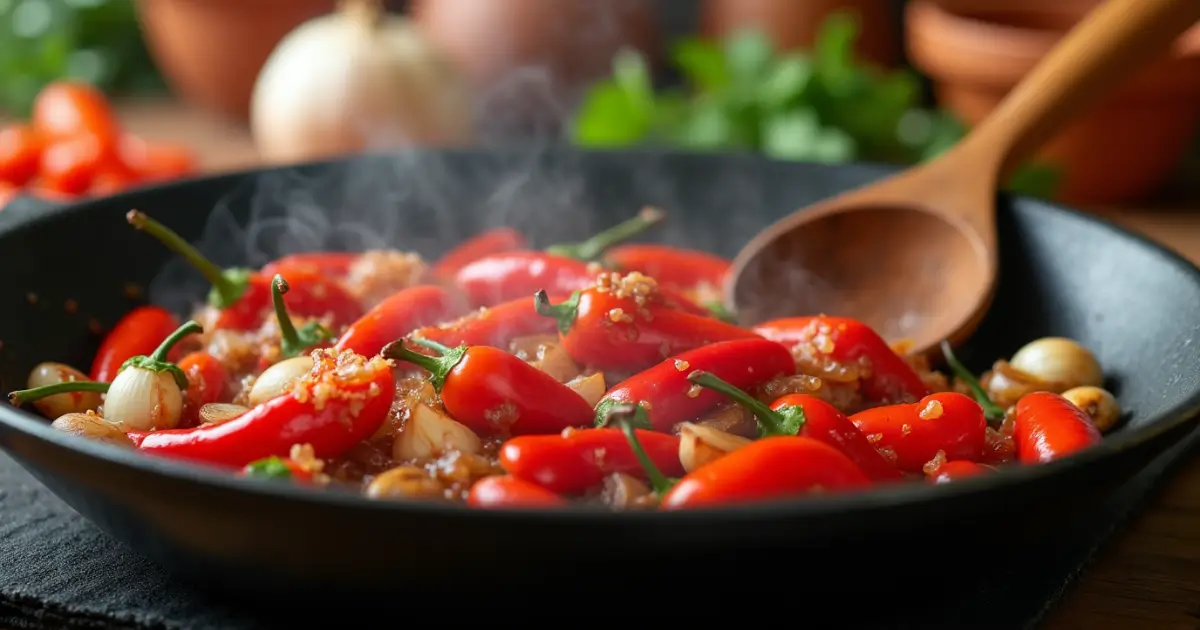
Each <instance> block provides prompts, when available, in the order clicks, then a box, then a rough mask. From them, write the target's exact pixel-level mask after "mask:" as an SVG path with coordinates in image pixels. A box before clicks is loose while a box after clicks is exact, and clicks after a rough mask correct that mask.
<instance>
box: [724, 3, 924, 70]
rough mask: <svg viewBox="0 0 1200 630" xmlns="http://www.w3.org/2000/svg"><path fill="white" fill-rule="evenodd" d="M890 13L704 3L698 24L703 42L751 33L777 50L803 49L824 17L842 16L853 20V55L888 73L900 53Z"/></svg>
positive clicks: (880, 8) (867, 8) (882, 6)
mask: <svg viewBox="0 0 1200 630" xmlns="http://www.w3.org/2000/svg"><path fill="white" fill-rule="evenodd" d="M894 7H895V3H894V2H892V0H705V2H704V5H703V7H702V8H701V16H700V24H701V30H702V31H703V33H704V34H705V35H706V36H708V37H718V38H719V37H724V36H725V35H727V34H729V33H730V32H733V31H736V30H738V29H741V28H756V29H760V30H762V31H764V32H765V33H766V34H767V35H768V36H769V37H770V38H771V41H772V42H774V43H775V46H776V47H778V48H781V49H794V48H809V47H811V46H812V42H813V37H814V36H815V35H816V33H817V31H818V29H819V28H820V27H821V23H822V22H823V21H824V20H825V17H826V16H827V15H829V14H830V13H832V12H835V11H840V10H845V11H849V12H853V13H855V14H857V15H858V20H859V36H858V43H857V52H858V54H859V55H861V56H862V58H863V59H864V60H867V61H871V62H874V63H875V64H877V65H880V66H883V67H892V66H895V65H896V64H897V62H898V59H899V57H900V52H901V48H900V44H899V42H898V41H897V40H898V35H899V33H898V32H897V30H898V29H897V26H896V17H897V16H896V15H895V9H894Z"/></svg>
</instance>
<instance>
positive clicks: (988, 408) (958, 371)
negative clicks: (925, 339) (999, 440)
mask: <svg viewBox="0 0 1200 630" xmlns="http://www.w3.org/2000/svg"><path fill="white" fill-rule="evenodd" d="M942 356H944V357H946V363H947V364H948V365H949V366H950V370H951V371H952V372H954V376H956V377H958V379H959V380H961V381H962V382H964V383H966V384H967V388H968V389H970V390H971V397H972V398H974V399H975V402H977V403H979V406H980V407H983V415H984V417H986V418H987V419H988V423H989V424H991V425H992V426H996V425H999V424H1000V423H1001V422H1002V421H1003V420H1004V408H1003V407H1001V406H1000V405H997V404H996V403H995V402H993V401H992V398H991V396H988V394H987V392H986V391H984V389H983V386H982V385H980V384H979V379H977V378H975V375H974V374H972V373H971V371H970V370H968V369H967V367H966V366H965V365H963V364H962V363H961V362H959V360H958V357H956V356H954V351H953V350H952V349H951V348H950V342H948V341H944V340H943V341H942Z"/></svg>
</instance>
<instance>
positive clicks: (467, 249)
mask: <svg viewBox="0 0 1200 630" xmlns="http://www.w3.org/2000/svg"><path fill="white" fill-rule="evenodd" d="M528 246H529V243H528V242H527V241H526V240H525V237H524V236H522V235H521V233H520V232H518V231H516V230H514V229H512V228H510V227H498V228H492V229H490V230H487V231H485V232H481V233H479V234H476V235H475V236H473V237H471V238H469V239H467V240H465V241H463V242H461V243H459V244H458V245H457V246H456V247H454V248H452V249H451V250H450V251H448V252H446V253H445V254H443V255H442V257H441V259H440V260H438V262H437V264H436V265H434V266H433V274H434V277H437V278H442V279H447V280H448V279H451V278H453V277H454V274H456V273H458V270H459V269H462V268H463V267H465V266H467V265H468V264H470V263H473V262H475V261H476V260H479V259H480V258H485V257H487V256H495V255H496V254H503V253H506V252H513V251H517V250H522V249H525V248H526V247H528Z"/></svg>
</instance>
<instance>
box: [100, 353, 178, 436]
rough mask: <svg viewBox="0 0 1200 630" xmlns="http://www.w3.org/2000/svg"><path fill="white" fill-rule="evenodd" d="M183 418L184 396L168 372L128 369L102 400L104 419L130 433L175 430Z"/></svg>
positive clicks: (114, 380) (114, 381) (115, 380)
mask: <svg viewBox="0 0 1200 630" xmlns="http://www.w3.org/2000/svg"><path fill="white" fill-rule="evenodd" d="M182 416H183V392H181V391H179V384H178V383H176V382H175V376H174V375H172V374H171V373H170V372H168V371H165V370H164V371H155V370H147V369H144V368H140V367H128V368H125V369H123V370H121V371H120V372H118V373H117V376H116V378H114V379H113V381H112V384H111V385H109V387H108V395H107V396H106V397H105V399H104V417H106V418H108V419H109V420H111V421H113V422H120V423H121V425H122V426H123V427H125V428H126V429H127V430H131V431H152V430H155V429H174V428H175V427H176V426H178V425H179V419H180V417H182Z"/></svg>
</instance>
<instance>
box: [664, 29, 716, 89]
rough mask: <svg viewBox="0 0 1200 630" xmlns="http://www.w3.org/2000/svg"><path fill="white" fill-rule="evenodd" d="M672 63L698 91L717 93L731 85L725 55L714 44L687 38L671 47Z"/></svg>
mask: <svg viewBox="0 0 1200 630" xmlns="http://www.w3.org/2000/svg"><path fill="white" fill-rule="evenodd" d="M671 61H672V62H674V64H675V66H676V67H678V68H679V70H680V71H681V72H682V73H683V76H684V78H686V79H687V81H688V82H689V83H690V84H692V86H693V87H695V88H696V89H698V90H701V91H710V92H711V91H716V90H721V89H724V88H725V87H726V86H728V85H729V81H730V78H729V68H728V66H726V65H725V54H724V52H722V50H721V48H720V47H719V46H718V45H717V44H714V43H713V42H710V41H706V40H702V39H697V38H687V39H683V40H680V41H679V42H677V43H676V44H675V45H674V46H672V47H671Z"/></svg>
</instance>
